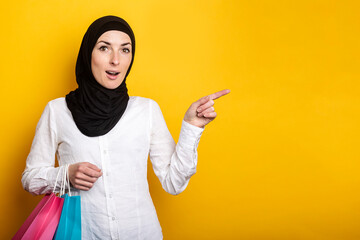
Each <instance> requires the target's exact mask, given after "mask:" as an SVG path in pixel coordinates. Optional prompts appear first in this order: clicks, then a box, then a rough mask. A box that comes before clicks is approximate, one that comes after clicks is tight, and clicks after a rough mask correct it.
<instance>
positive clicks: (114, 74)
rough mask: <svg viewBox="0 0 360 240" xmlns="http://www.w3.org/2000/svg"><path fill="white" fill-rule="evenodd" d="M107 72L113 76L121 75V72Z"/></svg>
mask: <svg viewBox="0 0 360 240" xmlns="http://www.w3.org/2000/svg"><path fill="white" fill-rule="evenodd" d="M105 72H106V73H107V74H109V75H111V76H116V75H118V74H119V73H120V72H113V71H105Z"/></svg>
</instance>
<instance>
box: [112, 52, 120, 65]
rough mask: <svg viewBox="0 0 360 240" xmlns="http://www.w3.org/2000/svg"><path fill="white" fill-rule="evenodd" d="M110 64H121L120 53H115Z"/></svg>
mask: <svg viewBox="0 0 360 240" xmlns="http://www.w3.org/2000/svg"><path fill="white" fill-rule="evenodd" d="M110 63H111V64H112V65H119V63H120V56H119V53H117V52H114V53H113V54H112V56H111V60H110Z"/></svg>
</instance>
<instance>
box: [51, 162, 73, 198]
mask: <svg viewBox="0 0 360 240" xmlns="http://www.w3.org/2000/svg"><path fill="white" fill-rule="evenodd" d="M60 172H62V174H63V175H62V181H61V184H60V192H59V195H60V197H61V196H62V195H64V194H65V191H66V183H67V186H68V194H69V196H70V197H71V191H70V181H69V164H66V165H64V166H61V167H59V171H58V173H57V175H56V181H55V185H54V188H53V193H55V194H56V192H55V189H56V186H57V182H58V179H59V175H60Z"/></svg>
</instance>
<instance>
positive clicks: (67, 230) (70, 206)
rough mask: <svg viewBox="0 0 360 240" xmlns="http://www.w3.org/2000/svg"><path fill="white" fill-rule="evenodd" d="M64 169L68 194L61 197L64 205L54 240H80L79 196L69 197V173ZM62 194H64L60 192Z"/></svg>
mask: <svg viewBox="0 0 360 240" xmlns="http://www.w3.org/2000/svg"><path fill="white" fill-rule="evenodd" d="M65 169H66V175H65V179H63V183H64V182H65V181H66V176H67V183H68V193H67V194H64V195H62V196H61V197H62V198H64V199H65V200H64V205H63V209H62V212H61V217H60V221H59V225H58V227H57V230H56V233H55V236H54V240H80V239H81V200H80V196H71V191H70V183H69V172H68V171H67V169H68V167H66V168H65ZM63 189H65V185H63V186H62V189H61V190H60V191H62V190H63ZM61 193H64V192H61Z"/></svg>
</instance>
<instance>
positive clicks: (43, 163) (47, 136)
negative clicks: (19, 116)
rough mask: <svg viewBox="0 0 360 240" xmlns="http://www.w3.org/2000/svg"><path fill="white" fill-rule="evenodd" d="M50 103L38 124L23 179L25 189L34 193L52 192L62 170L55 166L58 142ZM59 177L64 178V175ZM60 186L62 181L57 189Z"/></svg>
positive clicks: (57, 188)
mask: <svg viewBox="0 0 360 240" xmlns="http://www.w3.org/2000/svg"><path fill="white" fill-rule="evenodd" d="M50 105H51V102H49V103H48V104H47V105H46V107H45V110H44V111H43V113H42V115H41V118H40V120H39V122H38V124H37V126H36V132H35V137H34V139H33V142H32V145H31V149H30V153H29V155H28V157H27V159H26V167H25V171H24V172H23V174H22V179H21V182H22V185H23V187H24V189H25V190H26V191H28V192H30V193H31V194H33V195H40V194H46V193H50V192H52V190H53V188H54V185H55V181H56V176H57V174H58V171H59V170H60V168H55V167H54V165H55V154H56V151H57V146H58V142H57V139H56V131H55V127H54V116H53V112H52V109H51V106H50ZM61 174H62V172H61V173H60V175H61ZM59 177H60V178H59V179H62V176H59ZM59 187H60V181H59V183H58V184H57V187H56V190H59Z"/></svg>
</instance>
